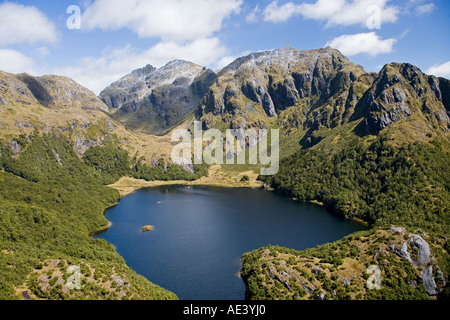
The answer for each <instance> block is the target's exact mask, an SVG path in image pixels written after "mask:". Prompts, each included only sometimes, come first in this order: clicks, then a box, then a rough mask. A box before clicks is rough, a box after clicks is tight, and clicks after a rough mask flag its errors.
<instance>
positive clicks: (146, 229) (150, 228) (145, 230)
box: [141, 225, 155, 232]
mask: <svg viewBox="0 0 450 320" xmlns="http://www.w3.org/2000/svg"><path fill="white" fill-rule="evenodd" d="M154 229H155V227H154V226H150V225H149V226H144V227H142V229H141V231H142V232H147V231H153V230H154Z"/></svg>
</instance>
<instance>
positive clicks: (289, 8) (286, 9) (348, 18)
mask: <svg viewBox="0 0 450 320" xmlns="http://www.w3.org/2000/svg"><path fill="white" fill-rule="evenodd" d="M388 2H389V0H350V1H349V0H332V1H330V0H317V1H316V2H315V3H305V2H304V3H301V4H295V3H293V2H288V3H286V4H284V5H282V6H279V5H278V1H273V2H272V3H271V4H269V5H268V6H267V7H266V9H265V10H264V12H263V16H264V21H266V22H274V23H277V22H284V21H287V20H289V19H291V18H292V17H294V16H303V17H304V18H306V19H313V20H319V21H324V22H326V26H328V27H330V26H337V25H342V26H350V25H357V24H360V25H363V26H367V21H368V19H369V18H371V17H372V15H373V13H372V12H370V11H368V9H369V8H373V7H376V8H378V9H379V10H378V12H379V14H380V19H381V23H389V22H395V21H397V16H398V14H399V10H398V8H396V7H394V6H389V5H388Z"/></svg>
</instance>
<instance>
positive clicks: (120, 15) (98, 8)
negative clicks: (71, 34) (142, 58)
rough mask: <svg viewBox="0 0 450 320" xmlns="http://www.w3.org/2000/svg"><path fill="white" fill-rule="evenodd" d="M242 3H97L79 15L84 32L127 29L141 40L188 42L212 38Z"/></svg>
mask: <svg viewBox="0 0 450 320" xmlns="http://www.w3.org/2000/svg"><path fill="white" fill-rule="evenodd" d="M242 2H243V0H221V1H210V0H165V1H159V0H96V1H95V2H94V3H92V4H91V5H90V6H88V7H87V8H86V10H85V12H84V14H83V15H82V19H81V23H82V28H83V29H86V30H92V29H96V28H99V29H102V30H118V29H122V28H127V29H130V30H132V31H133V32H134V33H136V34H137V35H138V36H139V37H141V38H150V37H157V38H161V39H162V40H163V41H165V42H167V41H177V42H180V43H181V42H184V41H191V40H195V39H200V38H207V37H210V36H212V35H213V34H214V33H215V32H217V31H219V30H220V29H221V28H222V24H223V21H224V20H225V19H226V18H228V17H229V16H230V15H232V14H234V13H238V12H239V11H240V7H241V5H242Z"/></svg>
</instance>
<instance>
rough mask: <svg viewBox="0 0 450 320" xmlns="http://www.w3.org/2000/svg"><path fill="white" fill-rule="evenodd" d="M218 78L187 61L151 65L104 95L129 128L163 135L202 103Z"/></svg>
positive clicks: (102, 95)
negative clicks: (156, 66) (158, 66)
mask: <svg viewBox="0 0 450 320" xmlns="http://www.w3.org/2000/svg"><path fill="white" fill-rule="evenodd" d="M215 77H216V74H215V73H214V72H213V71H212V70H208V69H206V68H202V67H200V66H198V65H195V64H193V63H190V62H187V61H181V60H175V61H172V62H169V63H168V64H167V65H165V66H164V67H162V68H160V69H156V68H154V67H152V66H151V65H147V66H146V67H144V68H142V69H137V70H135V71H133V72H132V73H131V74H129V75H127V76H125V77H123V78H122V79H120V80H118V81H116V82H114V83H113V84H112V85H111V86H109V87H108V88H106V89H105V90H103V91H102V92H101V94H100V98H101V99H102V100H103V101H104V102H105V103H106V104H107V105H108V107H109V110H110V112H111V113H112V114H113V115H114V116H115V117H117V118H118V119H120V120H122V121H123V122H124V123H125V124H126V125H127V126H128V127H131V128H133V129H140V130H142V131H144V132H147V133H156V134H161V133H164V132H165V131H166V130H167V129H169V128H171V127H172V126H173V125H176V124H178V123H179V122H180V121H181V120H182V119H183V118H184V117H185V116H186V115H188V114H189V113H190V112H192V111H193V110H194V109H195V107H197V106H198V104H199V102H200V100H201V98H202V97H203V96H204V94H205V92H206V91H207V90H208V88H209V86H210V84H211V83H212V82H213V81H214V80H215Z"/></svg>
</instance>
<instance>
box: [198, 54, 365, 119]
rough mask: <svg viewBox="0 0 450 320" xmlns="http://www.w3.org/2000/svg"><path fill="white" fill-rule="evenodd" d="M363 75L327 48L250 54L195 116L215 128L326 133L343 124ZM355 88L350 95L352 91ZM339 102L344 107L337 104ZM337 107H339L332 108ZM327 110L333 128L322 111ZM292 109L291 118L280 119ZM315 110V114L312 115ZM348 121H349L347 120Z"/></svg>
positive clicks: (226, 73)
mask: <svg viewBox="0 0 450 320" xmlns="http://www.w3.org/2000/svg"><path fill="white" fill-rule="evenodd" d="M363 74H365V71H364V69H363V68H362V67H360V66H357V65H354V64H353V63H351V62H350V61H349V60H348V59H347V58H346V57H344V56H343V55H342V54H340V53H339V52H338V51H336V50H333V49H331V48H325V49H320V50H309V51H300V50H297V49H293V48H290V47H287V48H283V49H280V50H276V51H269V52H261V53H257V54H251V55H249V56H247V57H244V58H241V59H238V60H236V61H235V62H233V63H232V64H230V65H229V66H227V67H226V68H225V69H223V70H222V71H221V72H220V73H219V75H218V79H217V81H216V82H215V83H214V84H213V86H211V88H210V89H209V91H208V92H207V94H206V95H205V97H204V99H203V101H202V106H201V110H200V112H199V116H200V117H201V118H202V119H203V120H204V121H205V122H206V123H207V126H208V127H213V126H214V125H216V124H217V123H220V122H221V121H225V122H231V127H234V128H236V127H244V128H245V127H267V126H268V125H269V123H270V122H273V121H274V119H276V118H278V119H277V120H275V121H277V122H278V123H279V124H280V125H281V126H283V127H298V126H301V125H303V124H304V123H308V124H309V125H315V123H320V124H323V125H326V126H329V127H332V126H335V125H337V124H339V123H340V122H343V121H346V120H345V117H346V115H345V113H346V111H347V113H348V109H352V108H354V105H355V103H354V101H353V100H355V101H356V100H357V99H358V98H359V96H357V97H354V96H355V95H357V93H358V91H360V90H355V88H354V87H355V86H356V85H355V84H354V83H355V82H356V81H357V80H358V79H359V78H360V77H361V76H362V75H363ZM352 87H353V90H352V91H351V92H349V91H350V88H352ZM341 100H343V101H341ZM337 101H339V102H342V104H340V105H339V108H334V107H335V105H337ZM330 104H335V105H332V106H330V108H333V109H335V110H333V112H334V113H335V114H336V116H337V117H338V118H339V120H335V119H333V120H335V121H334V122H333V121H332V119H330V117H327V116H325V115H324V114H323V109H321V108H320V107H322V106H328V105H330ZM291 108H294V109H295V111H294V112H292V111H291V112H289V113H285V114H283V112H284V111H286V110H288V109H291ZM314 110H315V113H312V111H314ZM347 119H348V116H347Z"/></svg>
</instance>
